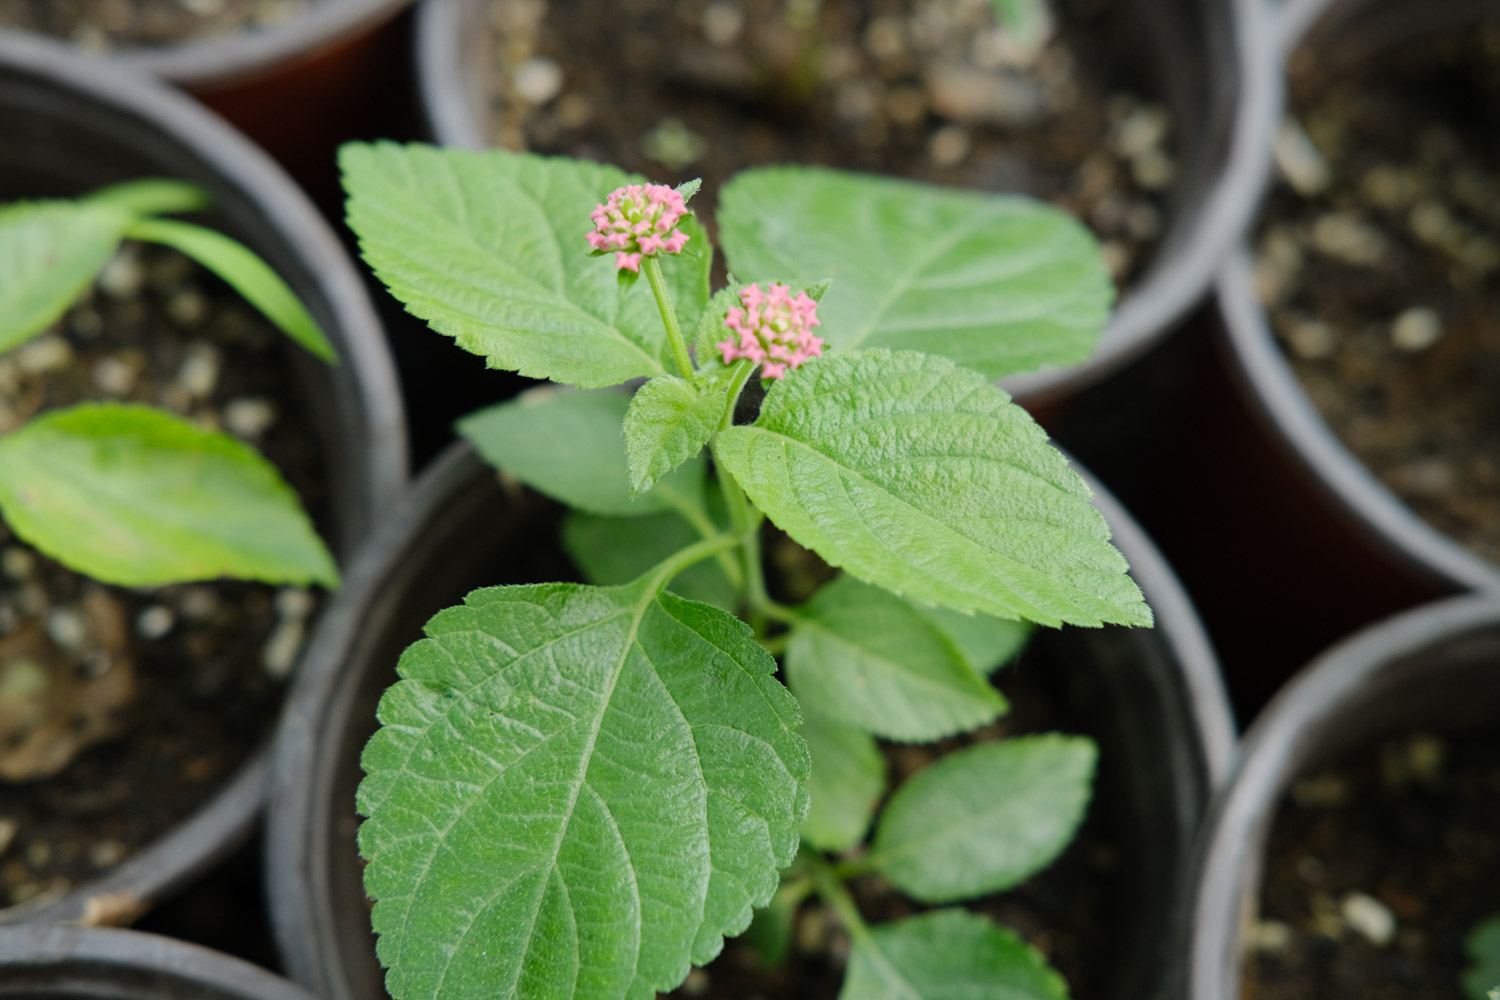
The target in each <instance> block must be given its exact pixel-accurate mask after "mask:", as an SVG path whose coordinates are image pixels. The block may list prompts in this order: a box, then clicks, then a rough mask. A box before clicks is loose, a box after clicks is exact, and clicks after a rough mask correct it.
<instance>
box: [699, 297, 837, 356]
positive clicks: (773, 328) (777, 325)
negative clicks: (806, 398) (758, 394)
mask: <svg viewBox="0 0 1500 1000" xmlns="http://www.w3.org/2000/svg"><path fill="white" fill-rule="evenodd" d="M791 291H792V290H791V289H790V288H788V287H787V286H786V285H772V286H771V291H770V292H769V293H766V292H763V291H761V289H760V285H758V284H756V285H750V286H749V287H747V288H743V289H741V290H740V302H742V303H744V306H745V307H744V308H743V309H741V308H739V307H735V308H733V309H730V310H729V315H728V316H727V317H726V318H725V319H724V325H725V326H726V327H728V328H729V329H730V330H733V331H734V332H735V333H737V334H739V338H738V339H735V338H734V337H730V338H729V339H728V340H724V341H721V342H719V343H717V344H715V345H714V346H715V347H717V348H718V349H719V353H721V354H722V355H723V356H724V363H725V364H726V365H727V364H729V363H730V362H731V361H734V360H736V359H737V358H749V359H750V360H751V361H754V362H757V363H759V364H760V365H761V377H762V378H781V377H782V376H783V375H785V374H786V373H787V371H788V370H790V369H793V368H796V367H798V366H799V365H801V364H802V363H803V362H804V361H806V360H807V359H809V358H816V357H819V356H821V355H822V353H823V341H822V338H820V337H815V336H813V332H812V328H813V327H815V326H817V325H818V303H817V302H815V301H814V300H813V299H812V298H810V297H809V296H808V294H807V293H806V292H798V293H797V297H796V298H792V295H791Z"/></svg>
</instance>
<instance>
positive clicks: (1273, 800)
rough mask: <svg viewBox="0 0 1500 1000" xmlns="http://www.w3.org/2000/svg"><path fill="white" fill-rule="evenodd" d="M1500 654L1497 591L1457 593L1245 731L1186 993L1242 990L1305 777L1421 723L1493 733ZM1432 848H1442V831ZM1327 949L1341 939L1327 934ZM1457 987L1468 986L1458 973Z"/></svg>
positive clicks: (1375, 640)
mask: <svg viewBox="0 0 1500 1000" xmlns="http://www.w3.org/2000/svg"><path fill="white" fill-rule="evenodd" d="M1497 663H1500V604H1497V603H1496V602H1495V600H1494V598H1492V597H1485V596H1465V597H1456V598H1449V599H1447V600H1444V601H1440V602H1436V603H1433V604H1429V605H1425V606H1423V607H1421V608H1419V609H1417V610H1414V611H1410V612H1406V613H1404V614H1402V615H1399V616H1397V617H1394V618H1390V619H1387V620H1385V621H1383V622H1380V623H1379V624H1377V625H1375V626H1372V627H1370V628H1368V629H1366V630H1365V631H1363V632H1360V633H1358V634H1356V635H1354V636H1353V637H1351V638H1349V639H1348V640H1346V641H1345V642H1342V643H1340V644H1339V645H1337V646H1335V647H1334V648H1332V649H1330V650H1329V651H1328V652H1326V653H1325V654H1323V655H1322V656H1321V657H1319V658H1318V659H1316V660H1315V661H1313V662H1312V663H1311V664H1309V665H1308V666H1307V667H1306V668H1305V669H1304V670H1303V671H1302V672H1301V673H1299V674H1298V675H1297V677H1296V678H1295V680H1293V681H1292V683H1291V684H1289V685H1288V686H1287V687H1286V688H1284V689H1283V690H1282V692H1281V693H1280V694H1279V695H1278V696H1277V697H1276V699H1275V700H1274V701H1273V702H1272V703H1271V704H1270V706H1268V707H1267V709H1266V711H1265V712H1264V713H1263V715H1262V716H1261V717H1260V718H1258V719H1257V721H1256V723H1255V725H1254V726H1252V727H1251V729H1250V730H1249V732H1248V733H1247V734H1246V736H1245V739H1244V743H1243V744H1242V747H1241V751H1240V756H1239V762H1238V763H1237V765H1236V767H1235V770H1234V773H1233V775H1232V776H1231V778H1230V780H1229V783H1228V784H1227V785H1226V786H1225V787H1224V790H1223V791H1222V792H1221V793H1220V795H1219V796H1218V797H1217V798H1216V800H1215V804H1214V807H1213V809H1212V811H1211V813H1210V818H1209V820H1208V822H1207V825H1206V827H1205V830H1204V836H1203V840H1202V846H1201V851H1200V857H1199V859H1198V862H1197V870H1196V872H1195V875H1194V885H1193V899H1192V905H1191V911H1190V920H1189V922H1188V924H1187V925H1186V926H1187V928H1188V933H1187V936H1186V937H1185V938H1184V939H1183V946H1182V954H1183V955H1184V956H1185V967H1186V968H1185V972H1186V984H1187V985H1186V994H1185V995H1186V996H1188V997H1190V998H1192V1000H1234V998H1236V997H1238V996H1240V994H1241V970H1242V963H1243V962H1244V961H1245V955H1246V953H1247V949H1248V947H1249V945H1248V938H1249V931H1250V928H1251V926H1252V925H1253V923H1254V921H1255V918H1256V912H1257V909H1258V901H1259V900H1260V894H1261V887H1262V879H1263V874H1264V872H1265V870H1266V868H1267V861H1268V859H1267V841H1268V837H1269V834H1270V831H1271V827H1272V822H1273V820H1274V819H1275V818H1276V814H1277V809H1278V806H1281V805H1282V803H1283V799H1284V795H1285V793H1286V791H1287V790H1288V789H1289V788H1290V787H1292V786H1293V784H1294V783H1295V782H1296V781H1297V779H1298V778H1299V777H1302V776H1305V775H1308V774H1310V773H1313V772H1315V771H1316V769H1318V768H1320V767H1323V766H1324V765H1327V764H1329V763H1330V762H1331V761H1333V760H1335V759H1336V758H1339V757H1341V756H1342V755H1345V754H1347V753H1348V752H1349V751H1351V750H1353V749H1355V748H1360V747H1370V746H1372V745H1374V744H1376V742H1377V741H1378V740H1380V739H1381V738H1382V737H1388V736H1393V735H1396V734H1401V733H1406V732H1410V731H1413V730H1417V731H1422V732H1431V733H1435V734H1437V735H1438V736H1440V737H1445V738H1451V737H1455V736H1459V735H1461V734H1465V733H1473V732H1475V731H1485V732H1487V733H1488V734H1489V736H1490V737H1493V734H1494V732H1495V731H1496V728H1497V725H1500V671H1497V670H1496V665H1497ZM1346 843H1347V842H1346ZM1434 847H1435V848H1437V849H1441V847H1442V845H1441V838H1440V837H1439V838H1435V843H1434ZM1350 849H1351V850H1352V849H1353V847H1352V845H1350ZM1330 860H1334V859H1332V858H1330ZM1389 860H1390V861H1391V862H1392V863H1394V862H1395V861H1396V860H1398V859H1396V858H1391V859H1389ZM1403 860H1404V859H1403ZM1463 885H1464V886H1465V887H1466V889H1465V891H1472V892H1473V893H1474V894H1476V895H1479V896H1483V897H1485V900H1484V904H1485V906H1486V907H1488V909H1487V910H1485V912H1486V913H1488V912H1493V907H1492V906H1490V905H1489V904H1492V903H1493V895H1492V893H1491V892H1490V888H1491V886H1490V885H1489V884H1488V883H1487V882H1484V881H1483V880H1476V881H1468V882H1464V883H1463ZM1370 891H1372V892H1377V893H1379V892H1380V890H1378V889H1373V888H1372V889H1371V890H1370ZM1323 946H1324V947H1325V948H1331V947H1333V945H1332V944H1331V943H1330V942H1328V941H1326V940H1325V941H1324V942H1323ZM1452 990H1453V993H1452V995H1455V996H1456V995H1458V993H1457V983H1456V982H1454V983H1453V984H1452ZM1321 995H1328V994H1326V993H1324V994H1321Z"/></svg>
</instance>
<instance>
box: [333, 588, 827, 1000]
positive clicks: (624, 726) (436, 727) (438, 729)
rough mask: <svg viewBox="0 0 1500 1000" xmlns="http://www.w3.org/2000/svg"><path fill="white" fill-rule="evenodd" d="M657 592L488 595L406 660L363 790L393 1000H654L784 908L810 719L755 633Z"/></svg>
mask: <svg viewBox="0 0 1500 1000" xmlns="http://www.w3.org/2000/svg"><path fill="white" fill-rule="evenodd" d="M654 592H655V581H653V580H643V581H640V582H637V583H636V584H632V585H631V586H627V587H619V588H607V589H606V588H594V587H584V586H579V585H575V584H546V585H541V586H525V587H496V588H491V589H488V590H478V591H475V592H474V593H472V594H470V595H469V596H468V598H467V599H466V600H465V603H464V605H463V606H461V607H457V608H451V609H449V610H447V611H444V612H441V613H440V614H438V615H437V616H436V617H434V618H433V619H432V620H431V621H430V622H429V623H428V625H427V636H428V638H427V639H425V640H423V641H421V642H418V643H417V644H415V645H414V646H412V647H411V648H410V649H408V650H407V651H406V653H405V654H404V655H403V656H402V658H401V663H400V666H399V672H400V674H401V677H402V680H401V681H400V682H399V683H397V684H396V685H395V686H394V687H392V688H391V689H390V690H389V691H387V692H386V694H385V696H384V698H383V699H382V700H381V703H380V710H379V716H380V721H381V723H382V728H381V729H380V730H379V731H378V732H377V733H376V734H375V736H374V737H373V738H372V739H371V740H370V743H369V744H368V746H367V747H366V749H365V753H364V757H363V761H362V763H363V765H364V768H365V772H366V777H365V779H364V781H363V782H362V783H361V785H360V789H359V808H360V811H361V812H362V813H364V814H365V815H366V816H368V817H369V820H368V821H367V822H366V823H365V824H364V825H363V826H362V827H361V828H360V850H361V852H362V853H363V854H364V856H365V858H366V859H367V860H368V861H369V864H368V866H367V867H366V869H365V887H366V889H367V890H368V891H369V893H370V895H371V897H373V898H374V899H375V900H376V905H375V910H374V914H373V917H374V923H375V929H376V931H377V932H378V933H379V934H380V941H379V954H380V958H381V961H382V962H384V963H385V965H386V966H387V967H388V968H389V970H390V971H389V973H388V974H387V977H386V985H387V987H388V989H389V990H390V992H391V995H392V996H393V997H395V998H396V1000H419V998H423V1000H428V998H432V1000H435V998H463V1000H468V998H472V997H486V998H494V1000H507V998H513V997H514V998H527V1000H532V998H535V1000H566V998H580V1000H582V998H590V1000H603V998H630V1000H637V998H639V1000H648V998H650V997H652V996H653V995H654V992H653V991H656V990H663V991H665V990H668V989H671V988H672V987H674V986H676V985H677V984H678V983H679V982H681V981H682V979H683V977H684V976H685V975H686V974H687V971H688V964H689V961H692V962H696V963H703V962H706V961H708V960H709V959H711V958H712V957H713V956H714V955H716V954H717V953H718V951H719V949H720V948H721V946H722V937H723V936H724V935H726V934H737V933H739V932H741V931H743V930H744V929H745V928H746V926H748V925H749V923H750V916H751V907H752V906H764V905H765V904H766V903H767V902H768V901H769V900H770V899H771V896H772V893H773V892H775V890H776V886H777V869H778V868H780V867H783V866H785V865H787V864H789V863H790V862H791V860H792V858H793V857H794V856H795V854H796V850H797V824H798V823H799V822H800V821H801V819H802V816H803V814H804V813H805V812H806V809H807V791H806V788H805V782H806V780H807V775H808V768H809V763H808V757H807V747H806V744H804V743H803V741H802V739H801V737H800V736H798V735H797V733H796V726H797V725H798V723H799V722H800V719H799V717H798V712H797V707H796V703H795V701H794V700H793V699H792V697H791V695H790V694H789V693H788V692H787V691H786V689H785V688H783V687H782V686H781V685H780V683H778V682H777V681H776V679H775V676H774V675H775V671H776V664H775V661H774V660H772V659H771V656H770V654H768V653H766V652H765V650H764V649H762V648H761V647H760V645H759V644H758V643H757V642H756V641H755V640H754V638H753V637H752V635H751V633H750V630H749V628H748V627H746V626H745V625H744V624H743V623H741V622H740V621H738V620H737V619H735V618H733V617H731V616H729V615H727V614H725V613H724V612H722V611H719V610H718V609H716V608H710V607H708V606H707V605H703V604H695V603H692V602H690V601H684V600H682V599H681V598H678V597H674V596H673V595H671V594H662V595H660V596H653V595H654Z"/></svg>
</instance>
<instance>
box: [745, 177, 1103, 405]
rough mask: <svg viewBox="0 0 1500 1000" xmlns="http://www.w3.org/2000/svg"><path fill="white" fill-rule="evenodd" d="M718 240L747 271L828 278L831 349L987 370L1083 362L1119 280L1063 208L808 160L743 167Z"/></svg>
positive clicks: (758, 277)
mask: <svg viewBox="0 0 1500 1000" xmlns="http://www.w3.org/2000/svg"><path fill="white" fill-rule="evenodd" d="M718 222H719V243H720V245H721V246H722V247H723V250H724V255H725V258H726V259H727V262H728V265H729V270H730V271H732V272H733V273H734V274H735V275H736V276H738V277H739V279H740V280H741V281H762V280H766V279H768V278H769V279H782V278H785V277H786V276H793V277H798V278H801V279H803V280H816V279H818V278H823V277H831V278H832V279H833V287H832V288H831V289H830V290H829V292H828V294H827V296H825V297H824V299H823V301H822V303H821V305H820V306H819V309H818V316H819V318H820V319H822V321H823V325H822V326H821V327H819V329H818V332H819V333H820V334H821V335H822V336H823V337H825V338H827V340H828V341H829V343H830V344H831V345H833V346H835V347H839V348H842V349H845V350H850V349H854V348H866V347H890V348H893V349H905V350H917V351H925V352H927V353H929V354H941V355H944V356H947V357H949V358H952V359H953V360H954V361H957V362H959V363H960V364H962V365H964V366H966V367H968V368H972V369H974V370H975V371H978V372H980V373H982V374H984V375H986V376H988V377H989V378H991V379H994V378H998V377H999V376H1001V375H1010V374H1013V373H1016V372H1025V371H1032V370H1034V369H1037V368H1040V367H1042V366H1043V365H1070V364H1077V363H1078V362H1080V361H1083V360H1084V359H1085V358H1087V357H1088V356H1089V355H1090V354H1091V353H1093V350H1094V344H1095V343H1096V342H1097V341H1098V339H1099V333H1100V331H1101V330H1102V329H1103V328H1104V322H1105V320H1106V318H1107V317H1108V314H1109V306H1110V302H1111V300H1112V299H1113V295H1114V292H1113V287H1112V285H1111V283H1110V279H1109V274H1108V272H1107V271H1106V269H1105V267H1104V263H1103V259H1102V258H1101V256H1100V254H1099V248H1098V245H1097V244H1096V243H1095V242H1094V239H1093V237H1092V236H1090V235H1089V233H1088V231H1087V230H1085V229H1084V228H1083V226H1081V225H1080V224H1079V223H1078V222H1076V221H1075V220H1073V219H1072V218H1070V217H1069V216H1068V215H1067V214H1065V213H1064V212H1061V211H1059V210H1058V209H1055V208H1052V207H1050V206H1047V205H1043V204H1040V203H1038V202H1034V201H1031V200H1029V199H1026V198H1018V197H1011V196H1004V195H990V194H980V193H978V192H973V191H957V190H952V189H947V188H938V187H932V186H929V185H923V184H914V183H912V182H910V181H901V180H894V179H892V178H886V177H873V176H865V175H860V174H847V173H839V172H836V171H832V170H822V169H817V168H810V167H770V168H763V169H757V170H747V171H745V172H743V173H740V174H738V175H736V177H735V178H734V179H733V180H732V181H730V182H729V184H727V185H726V186H725V187H724V190H723V191H722V192H721V193H720V195H719V213H718Z"/></svg>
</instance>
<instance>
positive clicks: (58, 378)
mask: <svg viewBox="0 0 1500 1000" xmlns="http://www.w3.org/2000/svg"><path fill="white" fill-rule="evenodd" d="M282 341H283V338H282V335H281V334H280V333H278V332H277V331H276V330H275V329H274V328H273V327H271V326H270V325H269V324H267V323H266V322H265V321H264V320H263V319H261V317H260V316H259V315H258V314H256V313H255V312H254V311H253V310H251V309H250V308H249V307H248V306H246V305H245V304H244V303H243V301H242V300H240V299H239V298H238V296H236V295H235V294H234V293H233V292H231V291H230V290H229V289H227V288H226V287H225V286H223V285H222V284H221V283H220V282H219V281H218V280H217V279H215V278H213V277H212V276H209V275H207V274H206V273H205V272H203V271H202V270H201V269H199V268H198V266H197V265H195V264H193V263H191V262H190V261H188V260H187V259H186V258H183V257H182V256H180V255H178V254H176V253H174V252H171V251H167V250H162V249H157V248H141V247H138V246H136V245H133V244H128V245H127V246H126V247H125V248H124V249H123V250H122V251H121V252H120V254H119V255H117V256H116V258H115V259H114V260H113V261H112V262H111V263H110V264H109V265H108V266H107V267H106V268H105V270H104V272H103V273H102V275H101V277H100V279H99V281H98V282H97V283H96V286H95V288H94V289H92V290H91V291H90V292H89V293H88V294H87V295H86V296H85V297H84V298H83V300H82V301H80V302H79V303H78V304H77V305H76V306H74V307H73V308H72V309H71V310H70V311H69V312H68V314H67V315H66V316H65V317H64V318H63V319H62V320H61V321H60V322H59V323H58V324H57V325H56V326H55V327H54V328H53V329H52V330H50V331H48V332H47V333H46V334H45V335H43V336H42V337H40V338H38V339H36V340H33V341H31V342H30V343H28V344H26V345H24V346H22V347H20V348H18V349H16V350H14V351H12V352H10V353H8V354H5V355H0V434H3V433H6V432H8V431H11V430H14V429H15V428H17V427H19V426H20V425H21V424H22V423H24V422H25V421H26V420H27V419H28V418H29V417H31V416H32V415H33V414H36V413H38V412H41V411H43V410H46V409H51V408H54V407H59V406H66V405H70V404H73V403H76V402H80V401H83V400H89V399H96V400H97V399H111V400H120V401H128V402H136V403H145V404H150V405H155V406H161V407H164V408H165V409H168V410H170V411H172V412H174V413H177V414H179V415H182V416H185V417H187V418H188V419H191V420H193V421H195V422H197V423H198V424H200V425H203V426H207V427H212V428H220V429H227V430H229V431H230V432H232V433H236V434H239V435H240V436H241V437H243V438H244V439H246V440H247V441H249V442H250V443H251V444H253V445H255V446H256V447H258V448H260V449H261V450H262V452H263V453H264V454H266V455H267V457H269V458H270V459H271V460H272V461H273V462H275V463H276V464H277V465H278V466H279V467H280V468H281V470H282V472H283V474H284V475H285V476H286V477H287V478H288V480H289V481H290V482H291V483H292V485H293V487H294V488H296V489H297V491H298V492H299V494H300V495H301V496H302V498H303V502H304V504H306V505H307V506H308V508H309V509H310V510H311V511H312V512H313V513H314V516H315V517H316V516H317V514H318V512H319V510H320V508H321V503H322V496H323V492H322V486H321V482H320V479H319V473H318V469H319V467H320V456H319V453H318V450H317V447H316V445H315V444H314V442H313V440H312V439H311V437H310V435H309V434H308V433H307V431H306V430H305V429H304V428H305V426H306V424H305V423H304V422H303V419H302V415H301V413H300V407H299V404H298V402H297V398H296V394H295V389H294V387H293V385H292V384H290V380H289V378H288V369H287V366H286V364H285V360H284V354H283V344H282ZM315 605H316V598H315V597H314V596H313V595H311V594H309V593H307V592H305V591H301V590H296V589H281V590H278V589H277V588H273V587H269V586H264V585H260V584H251V583H244V582H234V581H217V582H211V583H193V584H184V585H176V586H169V587H161V588H132V589H125V588H120V587H109V586H103V585H101V584H98V583H95V582H92V581H90V580H87V579H85V578H83V577H81V576H79V575H77V574H75V573H72V572H71V571H69V570H67V569H65V568H64V567H62V566H61V565H59V564H58V563H56V562H55V561H53V560H51V559H48V558H47V557H45V556H43V555H41V554H40V553H38V552H37V551H35V550H34V549H32V548H30V547H29V546H27V545H26V544H24V543H23V542H21V541H20V540H19V539H17V538H16V537H15V536H14V535H12V534H11V532H10V531H9V530H8V529H7V528H6V527H5V526H4V524H3V523H0V908H3V907H5V906H8V905H15V904H19V903H23V902H26V901H28V900H31V901H33V902H35V901H38V898H39V897H40V898H41V899H45V898H48V897H51V896H54V895H57V894H60V893H62V892H65V891H67V890H68V889H69V888H71V887H73V886H75V885H77V884H79V883H81V882H83V881H86V880H87V879H89V878H91V877H93V876H95V875H97V874H99V873H101V872H103V871H105V870H107V869H109V868H112V867H114V866H115V865H117V864H119V863H120V862H121V861H123V860H125V859H126V858H128V857H129V856H130V855H131V854H133V853H134V852H136V851H137V850H138V849H139V848H140V847H142V846H143V845H144V844H146V843H148V842H149V841H151V840H152V839H153V838H155V837H157V836H158V835H160V834H162V833H163V832H165V831H166V830H167V829H168V828H170V827H171V826H172V825H173V824H174V823H176V822H178V821H179V820H181V819H182V818H183V817H184V816H186V815H187V814H188V813H189V812H190V811H191V810H192V809H194V808H195V807H197V806H198V805H199V804H200V803H202V802H203V801H204V800H205V799H206V798H207V797H208V796H209V795H210V794H211V793H212V792H213V791H215V790H216V789H217V788H218V787H219V786H220V784H221V783H222V781H223V780H224V779H225V777H226V776H228V775H229V774H230V773H231V772H232V771H233V769H234V768H235V767H236V766H237V765H238V764H239V763H240V762H242V761H243V760H244V759H245V758H246V756H247V755H248V754H249V752H250V750H251V749H252V748H253V747H254V746H256V745H257V744H258V743H259V742H261V741H262V740H263V739H264V738H265V737H266V735H267V734H268V732H269V729H270V726H271V723H272V721H273V719H274V716H275V710H276V706H277V704H278V702H279V700H280V697H281V691H282V687H283V681H284V678H285V675H286V673H287V671H288V670H289V669H290V668H291V666H292V663H293V661H294V659H295V658H296V655H297V653H298V652H299V650H300V647H301V645H302V642H303V638H304V636H305V631H306V628H307V623H308V621H309V618H310V616H311V614H312V612H313V611H314V609H315ZM127 909H128V907H127ZM101 919H108V915H107V914H105V915H103V916H101Z"/></svg>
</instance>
